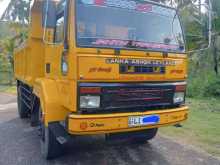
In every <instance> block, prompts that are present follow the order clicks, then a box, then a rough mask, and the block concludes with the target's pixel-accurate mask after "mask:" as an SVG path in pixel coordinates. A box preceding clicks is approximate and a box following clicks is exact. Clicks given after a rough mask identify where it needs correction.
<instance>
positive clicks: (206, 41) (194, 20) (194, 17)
mask: <svg viewBox="0 0 220 165" xmlns="http://www.w3.org/2000/svg"><path fill="white" fill-rule="evenodd" d="M179 13H180V16H181V20H182V24H183V28H184V32H185V39H186V49H187V52H188V53H193V52H197V51H202V50H206V49H209V48H210V46H211V42H212V41H211V40H212V33H211V30H212V4H211V1H210V0H208V1H207V4H201V5H196V4H195V5H193V6H192V5H188V6H185V7H184V8H183V9H180V10H179Z"/></svg>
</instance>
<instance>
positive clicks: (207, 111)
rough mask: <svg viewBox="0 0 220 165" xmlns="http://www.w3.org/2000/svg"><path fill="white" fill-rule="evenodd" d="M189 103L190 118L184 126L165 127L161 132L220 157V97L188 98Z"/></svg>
mask: <svg viewBox="0 0 220 165" xmlns="http://www.w3.org/2000/svg"><path fill="white" fill-rule="evenodd" d="M187 105H188V106H189V107H190V114H189V119H188V120H187V121H186V122H184V123H182V127H174V126H173V127H164V128H161V129H160V133H161V134H162V135H166V136H169V137H171V138H174V139H176V140H177V141H180V142H183V143H185V144H189V145H194V146H197V147H198V148H202V149H203V150H205V151H207V152H208V153H210V154H211V155H214V156H217V157H219V158H220V127H219V121H220V99H215V98H188V99H187Z"/></svg>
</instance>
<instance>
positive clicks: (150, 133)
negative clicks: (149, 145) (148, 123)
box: [133, 128, 158, 143]
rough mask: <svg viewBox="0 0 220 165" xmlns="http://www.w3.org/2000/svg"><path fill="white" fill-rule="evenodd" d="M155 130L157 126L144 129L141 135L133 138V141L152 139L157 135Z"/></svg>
mask: <svg viewBox="0 0 220 165" xmlns="http://www.w3.org/2000/svg"><path fill="white" fill-rule="evenodd" d="M157 131H158V128H152V129H147V130H144V132H143V133H142V134H141V135H139V136H137V137H135V138H133V141H134V142H137V143H145V142H147V141H149V140H152V139H153V138H154V137H155V136H156V135H157Z"/></svg>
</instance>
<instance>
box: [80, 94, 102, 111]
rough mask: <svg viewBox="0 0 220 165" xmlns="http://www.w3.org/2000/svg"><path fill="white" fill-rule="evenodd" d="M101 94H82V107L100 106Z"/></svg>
mask: <svg viewBox="0 0 220 165" xmlns="http://www.w3.org/2000/svg"><path fill="white" fill-rule="evenodd" d="M99 107H100V96H80V108H88V109H92V108H99Z"/></svg>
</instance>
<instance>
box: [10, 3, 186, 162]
mask: <svg viewBox="0 0 220 165" xmlns="http://www.w3.org/2000/svg"><path fill="white" fill-rule="evenodd" d="M14 61H15V77H16V79H17V87H18V112H19V115H20V117H21V118H27V117H30V118H31V124H32V125H34V126H36V125H37V126H38V125H40V128H41V132H42V133H41V135H42V138H41V141H42V150H43V154H44V155H45V157H46V158H53V157H56V156H58V155H59V154H60V153H62V152H61V151H62V150H63V147H62V146H63V145H65V144H67V142H68V139H69V138H71V137H73V136H81V135H95V134H105V135H106V137H107V139H108V138H109V139H111V138H114V137H127V138H129V137H131V138H132V139H135V140H136V141H147V140H151V139H152V138H154V137H155V135H156V133H157V130H158V128H160V127H163V126H169V125H175V124H178V123H180V122H183V121H184V120H186V119H187V117H188V107H187V106H186V105H185V93H186V85H187V83H186V79H187V54H186V53H185V40H184V33H183V29H182V26H181V22H180V19H179V16H178V13H177V11H176V10H175V9H173V8H170V7H167V6H164V5H161V4H159V3H155V2H152V1H139V0H117V1H116V0H77V1H76V0H45V1H43V0H35V1H34V3H33V6H32V9H31V23H30V27H29V38H28V40H27V42H26V44H25V46H23V47H22V48H20V49H18V50H17V51H16V53H15V59H14Z"/></svg>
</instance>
